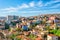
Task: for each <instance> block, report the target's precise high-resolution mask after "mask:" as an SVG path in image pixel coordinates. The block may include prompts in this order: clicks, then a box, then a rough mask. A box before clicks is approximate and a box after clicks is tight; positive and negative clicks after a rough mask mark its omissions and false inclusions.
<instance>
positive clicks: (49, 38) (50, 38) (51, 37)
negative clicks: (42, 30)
mask: <svg viewBox="0 0 60 40" xmlns="http://www.w3.org/2000/svg"><path fill="white" fill-rule="evenodd" d="M47 40H58V37H57V36H55V35H53V34H49V35H47Z"/></svg>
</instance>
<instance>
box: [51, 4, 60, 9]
mask: <svg viewBox="0 0 60 40" xmlns="http://www.w3.org/2000/svg"><path fill="white" fill-rule="evenodd" d="M59 7H60V4H56V5H54V6H52V7H50V8H59Z"/></svg>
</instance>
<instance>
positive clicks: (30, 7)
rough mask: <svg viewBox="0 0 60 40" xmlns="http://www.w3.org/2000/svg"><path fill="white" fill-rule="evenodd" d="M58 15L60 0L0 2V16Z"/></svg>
mask: <svg viewBox="0 0 60 40" xmlns="http://www.w3.org/2000/svg"><path fill="white" fill-rule="evenodd" d="M50 13H51V14H52V13H60V0H0V16H7V15H18V16H35V15H40V14H50Z"/></svg>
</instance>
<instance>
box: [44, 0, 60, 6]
mask: <svg viewBox="0 0 60 40" xmlns="http://www.w3.org/2000/svg"><path fill="white" fill-rule="evenodd" d="M57 2H60V1H59V0H52V1H50V2H47V3H46V4H45V5H44V6H48V5H52V4H54V3H57Z"/></svg>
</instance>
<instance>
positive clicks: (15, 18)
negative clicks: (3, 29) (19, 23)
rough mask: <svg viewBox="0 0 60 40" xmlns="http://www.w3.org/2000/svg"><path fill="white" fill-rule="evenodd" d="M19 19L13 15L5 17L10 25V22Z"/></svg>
mask: <svg viewBox="0 0 60 40" xmlns="http://www.w3.org/2000/svg"><path fill="white" fill-rule="evenodd" d="M18 19H19V16H15V15H13V16H12V15H8V16H7V22H8V23H10V22H11V21H15V20H18Z"/></svg>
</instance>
